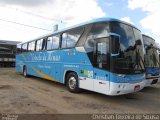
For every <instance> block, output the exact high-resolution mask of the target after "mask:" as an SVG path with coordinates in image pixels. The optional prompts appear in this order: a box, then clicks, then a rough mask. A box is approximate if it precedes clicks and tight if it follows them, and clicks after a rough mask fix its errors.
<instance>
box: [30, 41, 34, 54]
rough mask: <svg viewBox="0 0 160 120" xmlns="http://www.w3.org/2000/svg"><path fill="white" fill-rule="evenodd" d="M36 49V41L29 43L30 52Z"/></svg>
mask: <svg viewBox="0 0 160 120" xmlns="http://www.w3.org/2000/svg"><path fill="white" fill-rule="evenodd" d="M34 50H35V41H33V42H30V43H28V52H32V51H34Z"/></svg>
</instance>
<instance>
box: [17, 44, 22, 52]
mask: <svg viewBox="0 0 160 120" xmlns="http://www.w3.org/2000/svg"><path fill="white" fill-rule="evenodd" d="M17 53H21V45H17Z"/></svg>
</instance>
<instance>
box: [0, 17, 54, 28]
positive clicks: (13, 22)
mask: <svg viewBox="0 0 160 120" xmlns="http://www.w3.org/2000/svg"><path fill="white" fill-rule="evenodd" d="M0 20H1V21H4V22H9V23H12V24H17V25H22V26H25V27H31V28H36V29H41V30H45V31H52V30H49V29H45V28H40V27H36V26H31V25H26V24H23V23H18V22H15V21H10V20H5V19H1V18H0Z"/></svg>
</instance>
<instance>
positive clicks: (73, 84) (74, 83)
mask: <svg viewBox="0 0 160 120" xmlns="http://www.w3.org/2000/svg"><path fill="white" fill-rule="evenodd" d="M66 80H67V81H66V85H67V88H68V90H69V91H70V92H73V93H78V92H80V89H79V87H78V76H77V74H76V73H74V72H71V73H69V74H68V75H67V78H66Z"/></svg>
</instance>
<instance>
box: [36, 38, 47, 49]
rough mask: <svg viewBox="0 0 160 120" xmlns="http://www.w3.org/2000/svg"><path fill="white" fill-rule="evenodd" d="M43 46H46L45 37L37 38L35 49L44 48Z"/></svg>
mask: <svg viewBox="0 0 160 120" xmlns="http://www.w3.org/2000/svg"><path fill="white" fill-rule="evenodd" d="M45 46H46V44H45V39H40V40H37V44H36V51H41V50H45Z"/></svg>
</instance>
